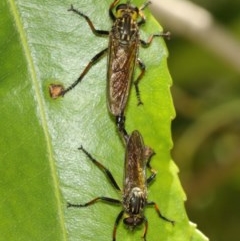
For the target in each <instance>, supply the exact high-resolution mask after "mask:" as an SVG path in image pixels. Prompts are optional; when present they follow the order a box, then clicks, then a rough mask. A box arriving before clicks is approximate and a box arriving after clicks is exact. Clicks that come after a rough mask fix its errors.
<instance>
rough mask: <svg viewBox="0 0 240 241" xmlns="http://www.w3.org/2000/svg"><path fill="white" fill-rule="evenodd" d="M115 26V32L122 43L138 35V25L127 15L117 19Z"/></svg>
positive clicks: (133, 39) (128, 41) (132, 39)
mask: <svg viewBox="0 0 240 241" xmlns="http://www.w3.org/2000/svg"><path fill="white" fill-rule="evenodd" d="M115 28H116V29H115V31H116V32H115V33H116V34H117V36H118V39H119V41H120V43H122V44H129V43H130V42H131V41H135V40H136V38H137V37H138V26H137V24H136V22H135V21H134V20H133V19H132V18H131V17H130V16H129V15H125V16H123V17H122V18H119V19H117V21H116V23H115Z"/></svg>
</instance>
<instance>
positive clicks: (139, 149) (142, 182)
mask: <svg viewBox="0 0 240 241" xmlns="http://www.w3.org/2000/svg"><path fill="white" fill-rule="evenodd" d="M124 175H125V176H124V190H125V192H126V193H128V192H129V191H130V190H131V189H132V188H134V187H139V188H140V189H141V190H142V191H146V158H145V146H144V143H143V139H142V136H141V134H140V133H139V132H138V131H133V133H132V134H131V136H130V137H129V141H128V144H127V147H126V154H125V170H124Z"/></svg>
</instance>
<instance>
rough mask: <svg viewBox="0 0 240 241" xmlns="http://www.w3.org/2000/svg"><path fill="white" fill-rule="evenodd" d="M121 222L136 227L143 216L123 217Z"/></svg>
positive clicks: (141, 221) (140, 222)
mask: <svg viewBox="0 0 240 241" xmlns="http://www.w3.org/2000/svg"><path fill="white" fill-rule="evenodd" d="M123 223H124V224H125V225H127V226H129V227H136V226H138V225H141V224H142V223H143V218H140V217H128V218H124V219H123Z"/></svg>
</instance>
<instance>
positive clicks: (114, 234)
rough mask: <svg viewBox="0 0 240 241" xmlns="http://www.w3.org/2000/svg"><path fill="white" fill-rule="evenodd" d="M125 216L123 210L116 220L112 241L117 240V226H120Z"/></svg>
mask: <svg viewBox="0 0 240 241" xmlns="http://www.w3.org/2000/svg"><path fill="white" fill-rule="evenodd" d="M123 214H124V210H122V211H121V212H120V213H119V214H118V216H117V218H116V220H115V224H114V228H113V239H112V241H115V240H116V233H117V226H118V224H119V222H120V220H121V218H122V216H123Z"/></svg>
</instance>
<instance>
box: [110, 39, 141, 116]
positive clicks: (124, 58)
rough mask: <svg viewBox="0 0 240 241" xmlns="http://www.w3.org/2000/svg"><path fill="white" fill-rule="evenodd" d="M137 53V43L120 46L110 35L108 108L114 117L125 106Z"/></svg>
mask: <svg viewBox="0 0 240 241" xmlns="http://www.w3.org/2000/svg"><path fill="white" fill-rule="evenodd" d="M137 52H138V41H130V42H129V43H128V44H127V45H121V44H120V41H119V40H118V39H113V36H111V35H110V42H109V56H108V78H107V82H108V83H107V84H108V88H107V91H108V106H109V110H110V112H111V113H112V114H113V115H114V116H118V115H120V114H121V113H122V112H123V111H124V109H125V106H126V103H127V100H128V96H129V91H130V86H131V82H132V78H133V73H134V67H135V64H136V57H137Z"/></svg>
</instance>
